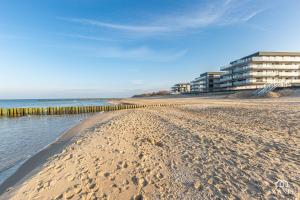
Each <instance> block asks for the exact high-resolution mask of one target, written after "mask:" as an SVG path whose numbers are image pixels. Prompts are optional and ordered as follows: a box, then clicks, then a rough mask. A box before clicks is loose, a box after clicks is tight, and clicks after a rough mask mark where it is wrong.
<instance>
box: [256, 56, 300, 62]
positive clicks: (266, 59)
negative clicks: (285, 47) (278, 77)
mask: <svg viewBox="0 0 300 200" xmlns="http://www.w3.org/2000/svg"><path fill="white" fill-rule="evenodd" d="M252 61H259V62H284V61H286V62H300V57H287V56H261V57H252Z"/></svg>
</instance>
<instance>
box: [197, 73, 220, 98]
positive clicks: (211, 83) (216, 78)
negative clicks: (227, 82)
mask: <svg viewBox="0 0 300 200" xmlns="http://www.w3.org/2000/svg"><path fill="white" fill-rule="evenodd" d="M222 74H224V72H206V73H203V74H200V76H199V77H197V78H196V79H195V80H193V81H192V82H191V92H193V93H199V92H200V93H201V92H217V91H220V77H221V75H222Z"/></svg>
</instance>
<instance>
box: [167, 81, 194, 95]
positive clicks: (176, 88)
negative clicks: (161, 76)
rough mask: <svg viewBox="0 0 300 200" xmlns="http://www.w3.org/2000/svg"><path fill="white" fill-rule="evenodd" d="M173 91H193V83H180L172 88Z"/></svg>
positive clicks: (179, 92) (177, 92)
mask: <svg viewBox="0 0 300 200" xmlns="http://www.w3.org/2000/svg"><path fill="white" fill-rule="evenodd" d="M171 91H172V93H173V94H182V93H189V92H190V91H191V85H190V83H178V84H175V85H174V86H173V87H172V88H171Z"/></svg>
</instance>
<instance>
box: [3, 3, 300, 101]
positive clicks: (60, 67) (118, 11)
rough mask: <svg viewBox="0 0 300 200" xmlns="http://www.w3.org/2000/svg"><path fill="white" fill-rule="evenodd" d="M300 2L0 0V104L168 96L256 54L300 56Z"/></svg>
mask: <svg viewBox="0 0 300 200" xmlns="http://www.w3.org/2000/svg"><path fill="white" fill-rule="evenodd" d="M299 9H300V1H299V0H284V1H283V0H176V1H174V0H43V1H41V0H26V1H24V0H1V1H0V74H1V81H0V98H1V99H12V98H21V99H23V98H87V97H89V98H91V97H99V98H105V97H129V96H131V95H133V94H139V93H144V92H150V91H158V90H168V89H169V88H170V87H171V86H172V85H173V84H174V83H177V82H190V81H191V80H193V79H194V78H196V77H197V76H199V74H201V73H204V72H206V71H218V70H219V69H220V67H221V66H223V65H226V64H228V63H229V62H230V61H233V60H235V59H238V58H240V57H243V56H246V55H249V54H251V53H254V52H256V51H300V12H299Z"/></svg>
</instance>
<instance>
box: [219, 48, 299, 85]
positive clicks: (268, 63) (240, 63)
mask: <svg viewBox="0 0 300 200" xmlns="http://www.w3.org/2000/svg"><path fill="white" fill-rule="evenodd" d="M221 71H225V73H224V74H223V75H221V78H220V87H221V88H222V90H242V89H256V88H261V87H264V85H265V84H273V83H274V84H277V85H279V87H289V86H294V85H295V86H296V85H298V86H299V85H300V52H257V53H254V54H252V55H249V56H246V57H244V58H241V59H239V60H236V61H233V62H231V63H230V64H229V65H227V66H224V67H222V68H221Z"/></svg>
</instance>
